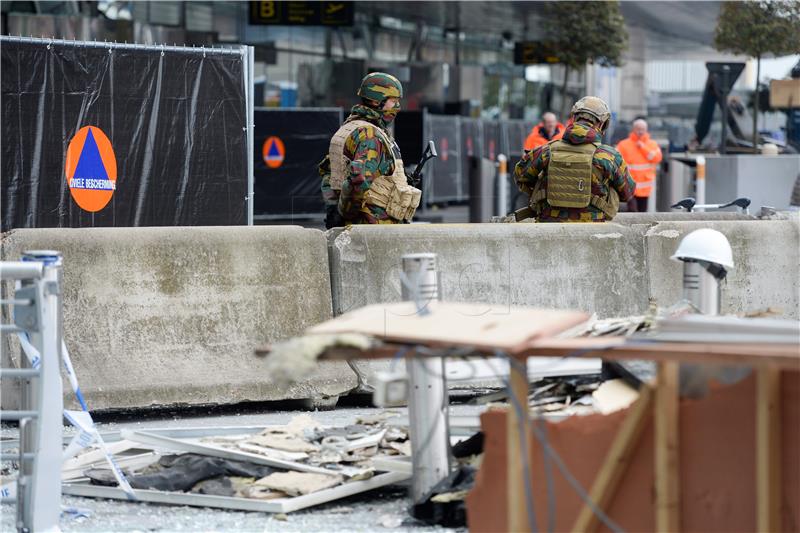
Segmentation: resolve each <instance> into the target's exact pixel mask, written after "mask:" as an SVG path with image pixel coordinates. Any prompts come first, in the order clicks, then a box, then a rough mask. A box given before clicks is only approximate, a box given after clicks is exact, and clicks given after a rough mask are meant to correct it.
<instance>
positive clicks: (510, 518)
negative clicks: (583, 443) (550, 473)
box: [506, 363, 532, 532]
mask: <svg viewBox="0 0 800 533" xmlns="http://www.w3.org/2000/svg"><path fill="white" fill-rule="evenodd" d="M526 374H527V369H526V368H525V364H524V363H523V364H522V365H519V364H515V365H511V369H510V371H509V378H510V384H511V394H513V396H514V398H515V399H516V403H517V405H518V406H520V407H521V409H517V408H516V407H515V406H514V405H513V404H512V405H509V407H508V416H506V449H507V451H508V461H507V465H506V469H507V472H508V478H507V499H506V502H507V506H508V507H507V510H506V513H507V522H506V523H507V524H508V531H514V532H517V531H531V527H530V524H529V523H528V511H527V508H528V501H527V493H526V491H525V476H528V478H529V479H530V476H531V474H532V472H531V464H530V463H531V458H530V449H531V441H530V438H531V432H530V417H529V416H528V388H529V385H528V377H527V375H526ZM520 431H522V435H520ZM522 439H524V444H525V450H523V449H522V443H523V440H522ZM523 453H525V454H527V458H528V461H527V464H528V470H527V471H526V470H525V468H524V467H523V462H522V457H523Z"/></svg>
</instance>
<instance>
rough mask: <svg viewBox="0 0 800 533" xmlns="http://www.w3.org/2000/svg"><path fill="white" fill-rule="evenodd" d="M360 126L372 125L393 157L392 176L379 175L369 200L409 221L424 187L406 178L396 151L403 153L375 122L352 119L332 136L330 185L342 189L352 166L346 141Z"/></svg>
mask: <svg viewBox="0 0 800 533" xmlns="http://www.w3.org/2000/svg"><path fill="white" fill-rule="evenodd" d="M361 127H371V128H372V129H373V130H374V131H375V134H376V135H377V136H378V138H379V139H380V140H381V143H383V146H384V148H385V149H386V152H387V153H388V154H389V155H390V157H391V159H392V167H393V168H394V172H392V174H391V175H389V176H378V177H377V178H375V179H374V180H373V181H372V185H371V186H370V188H369V190H367V193H366V195H365V199H366V200H365V201H366V203H367V204H370V205H374V206H377V207H382V208H383V209H385V210H386V214H388V215H389V216H390V217H392V218H394V219H395V220H401V221H402V220H407V221H410V220H411V219H412V218H413V217H414V213H415V212H416V211H417V207H419V201H420V198H421V197H422V191H420V190H419V189H417V188H416V187H412V186H411V185H409V184H408V181H407V180H406V173H405V169H404V167H403V160H402V159H401V158H400V157H397V156H396V155H395V154H399V153H400V149H399V148H397V145H396V143H395V142H394V141H393V140H392V139H389V137H388V136H387V135H386V134H385V133H384V132H383V130H381V129H380V128H379V127H377V126H375V125H374V124H370V123H369V122H367V121H366V120H352V121H350V122H347V123H345V124H343V125H342V127H341V128H339V130H338V131H337V132H336V133H335V134H334V136H333V138H332V139H331V144H330V148H329V150H328V159H329V161H330V164H331V180H330V183H331V188H332V189H333V190H335V191H341V190H342V184H343V183H344V180H345V177H346V176H347V172H348V169H349V168H350V163H351V160H350V159H348V157H347V156H346V155H344V143H345V141H346V140H347V138H348V137H350V135H352V133H353V132H354V131H355V130H357V129H358V128H361Z"/></svg>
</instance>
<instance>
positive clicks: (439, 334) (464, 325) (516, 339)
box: [308, 302, 589, 352]
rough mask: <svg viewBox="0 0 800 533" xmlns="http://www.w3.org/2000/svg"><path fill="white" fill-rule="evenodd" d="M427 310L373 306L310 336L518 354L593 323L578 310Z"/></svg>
mask: <svg viewBox="0 0 800 533" xmlns="http://www.w3.org/2000/svg"><path fill="white" fill-rule="evenodd" d="M424 310H425V311H424V314H423V312H417V310H416V307H415V306H414V304H413V303H412V302H398V303H388V304H376V305H369V306H366V307H362V308H360V309H356V310H354V311H350V312H348V313H345V314H343V315H341V316H339V317H336V318H334V319H332V320H328V321H327V322H323V323H322V324H319V325H317V326H314V327H312V328H311V329H309V330H308V333H328V334H333V333H362V334H365V335H370V336H373V337H377V338H380V339H384V340H387V341H394V342H402V343H407V344H412V343H417V344H426V345H430V346H443V345H444V346H472V347H475V348H476V349H484V350H493V349H500V350H505V351H508V352H514V351H516V350H518V349H520V348H521V347H522V346H524V345H525V344H526V343H528V342H530V341H531V340H533V339H538V338H545V337H551V336H553V335H557V334H558V333H561V332H562V331H566V330H567V329H569V328H572V327H574V326H577V325H578V324H581V323H583V322H585V321H586V320H588V319H589V316H588V315H586V314H585V313H581V312H577V311H556V310H551V309H533V308H526V307H513V306H503V305H488V304H472V303H454V302H428V303H427V304H426V306H425V308H424Z"/></svg>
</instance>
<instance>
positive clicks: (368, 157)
mask: <svg viewBox="0 0 800 533" xmlns="http://www.w3.org/2000/svg"><path fill="white" fill-rule="evenodd" d="M351 120H366V121H367V122H369V123H370V124H374V126H375V127H376V128H381V129H382V130H383V132H384V133H385V134H386V135H387V136H389V137H391V136H390V134H389V133H388V131H387V130H386V123H385V122H384V121H383V119H382V118H381V114H380V113H379V112H378V111H376V110H374V109H372V108H369V107H367V106H365V105H361V104H358V105H355V106H353V109H352V110H351V111H350V116H349V117H347V120H345V122H349V121H351ZM389 150H391V147H384V146H383V143H382V142H381V141H380V139H379V138H378V137H377V135H376V134H375V131H374V130H373V129H372V128H369V127H366V126H365V127H363V128H358V129H356V130H355V131H353V133H352V134H351V135H350V137H348V138H347V139H346V140H345V144H344V155H345V156H347V158H348V159H350V160H351V161H352V162H351V163H350V167H349V169H348V172H347V176H345V179H344V183H342V191H341V194H339V193H338V191H335V190H333V189H332V188H331V183H330V179H331V165H330V161H329V160H328V155H327V154H326V155H325V158H324V159H323V160H322V161H321V162H320V164H319V175H320V178H321V181H322V187H321V189H322V198H323V200H324V201H325V206H326V207H328V206H332V205H338V207H339V212H340V213H341V215H342V217H343V218H344V220H345V222H346V223H347V224H393V223H396V222H397V221H396V220H394V219H393V218H391V217H389V215H387V214H386V210H385V209H383V208H382V207H377V206H374V205H368V204H366V203H365V202H364V196H365V194H366V192H367V191H368V190H369V188H370V185H372V181H373V180H374V179H375V178H376V177H378V176H388V175H390V174H391V173H392V172H394V164H393V162H392V158H391V155H390V153H389Z"/></svg>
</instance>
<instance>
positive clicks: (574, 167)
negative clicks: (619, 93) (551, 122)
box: [514, 96, 636, 222]
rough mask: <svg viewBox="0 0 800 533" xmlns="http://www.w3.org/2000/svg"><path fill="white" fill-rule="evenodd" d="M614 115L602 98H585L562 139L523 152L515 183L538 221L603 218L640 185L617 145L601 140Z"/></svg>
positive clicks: (586, 220) (602, 219) (613, 212)
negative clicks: (629, 170) (618, 150)
mask: <svg viewBox="0 0 800 533" xmlns="http://www.w3.org/2000/svg"><path fill="white" fill-rule="evenodd" d="M610 118H611V113H610V112H609V110H608V106H607V105H606V103H605V102H603V100H601V99H600V98H597V97H596V96H585V97H583V98H581V99H580V100H578V102H577V103H576V104H575V105H574V106H572V112H571V114H570V121H569V123H568V125H567V127H566V129H565V130H564V136H563V138H562V139H561V140H555V141H551V142H549V143H547V144H545V145H542V146H540V147H539V148H536V149H535V150H531V151H530V152H525V155H523V156H522V159H521V160H520V162H519V163H517V166H516V167H515V168H514V181H515V182H516V183H517V187H519V189H520V190H521V191H522V192H524V193H526V194H528V195H530V203H529V205H530V208H531V210H532V211H533V214H534V215H535V216H536V219H537V220H538V221H539V222H603V221H606V220H611V219H612V218H614V217H615V216H616V214H617V210H618V208H619V202H620V200H622V201H623V202H627V201H628V200H629V199H630V198H632V197H633V192H634V190H635V189H636V183H635V182H634V181H633V178H631V175H630V172H628V168H627V166H626V165H625V161H624V160H623V159H622V156H621V155H620V154H619V152H617V150H616V149H615V148H613V147H612V146H609V145H607V144H601V142H602V136H603V133H604V132H605V130H606V128H607V127H608V121H609V119H610Z"/></svg>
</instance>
